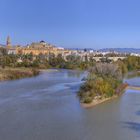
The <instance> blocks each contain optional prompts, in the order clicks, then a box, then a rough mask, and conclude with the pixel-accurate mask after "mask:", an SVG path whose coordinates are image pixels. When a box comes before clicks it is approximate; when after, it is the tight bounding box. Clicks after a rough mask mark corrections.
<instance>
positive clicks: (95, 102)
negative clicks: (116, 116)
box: [81, 96, 118, 108]
mask: <svg viewBox="0 0 140 140" xmlns="http://www.w3.org/2000/svg"><path fill="white" fill-rule="evenodd" d="M117 97H118V96H113V97H109V98H104V99H98V100H93V101H92V102H91V103H89V104H85V103H81V105H82V106H83V107H84V108H91V107H93V106H96V105H98V104H101V103H104V102H106V101H109V100H112V99H114V98H117Z"/></svg>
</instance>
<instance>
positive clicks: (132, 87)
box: [127, 86, 140, 90]
mask: <svg viewBox="0 0 140 140" xmlns="http://www.w3.org/2000/svg"><path fill="white" fill-rule="evenodd" d="M127 89H132V90H140V87H136V86H128V87H127Z"/></svg>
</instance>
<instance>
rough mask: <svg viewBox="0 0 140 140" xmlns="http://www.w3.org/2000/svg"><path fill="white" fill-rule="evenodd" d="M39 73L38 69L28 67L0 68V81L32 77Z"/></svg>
mask: <svg viewBox="0 0 140 140" xmlns="http://www.w3.org/2000/svg"><path fill="white" fill-rule="evenodd" d="M38 74H39V70H37V69H30V68H4V69H2V68H0V81H5V80H15V79H20V78H26V77H32V76H36V75H38Z"/></svg>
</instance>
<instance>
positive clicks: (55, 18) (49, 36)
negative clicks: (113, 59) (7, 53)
mask: <svg viewBox="0 0 140 140" xmlns="http://www.w3.org/2000/svg"><path fill="white" fill-rule="evenodd" d="M139 7H140V0H0V43H2V44H4V43H5V40H6V37H7V35H10V37H11V40H12V43H13V44H22V45H25V44H29V43H31V42H33V41H40V40H45V41H47V42H49V43H52V44H55V45H57V46H61V47H65V48H93V49H98V48H107V47H108V48H112V47H119V48H120V47H125V48H126V47H135V48H139V47H140V8H139Z"/></svg>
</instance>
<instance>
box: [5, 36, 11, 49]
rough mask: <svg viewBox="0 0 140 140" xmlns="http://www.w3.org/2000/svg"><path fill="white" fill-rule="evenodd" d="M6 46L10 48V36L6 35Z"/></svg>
mask: <svg viewBox="0 0 140 140" xmlns="http://www.w3.org/2000/svg"><path fill="white" fill-rule="evenodd" d="M6 47H7V48H8V49H10V48H11V39H10V36H8V37H7V41H6Z"/></svg>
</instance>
